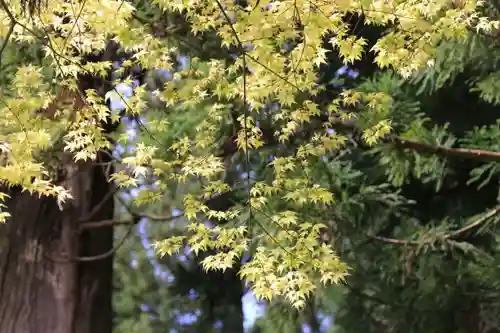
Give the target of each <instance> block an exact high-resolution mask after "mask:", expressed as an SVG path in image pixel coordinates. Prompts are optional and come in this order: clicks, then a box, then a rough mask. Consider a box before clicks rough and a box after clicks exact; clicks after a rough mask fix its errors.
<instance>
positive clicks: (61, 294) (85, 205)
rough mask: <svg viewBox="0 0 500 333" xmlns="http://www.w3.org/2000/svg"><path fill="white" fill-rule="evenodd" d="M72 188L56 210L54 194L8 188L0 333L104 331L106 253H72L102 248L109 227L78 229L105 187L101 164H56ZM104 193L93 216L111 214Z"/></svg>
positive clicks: (1, 229)
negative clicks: (94, 258) (97, 257)
mask: <svg viewBox="0 0 500 333" xmlns="http://www.w3.org/2000/svg"><path fill="white" fill-rule="evenodd" d="M63 169H64V171H65V172H64V175H63V182H64V183H65V185H67V186H69V187H70V188H71V189H72V194H73V196H74V200H71V202H69V203H68V204H67V205H66V206H65V207H64V209H63V210H62V211H61V210H60V209H59V208H58V206H57V203H56V202H55V200H54V198H47V197H44V198H39V197H38V196H34V195H30V194H29V193H27V192H21V191H20V190H19V189H10V190H9V191H8V192H9V194H10V196H11V199H10V200H9V201H8V203H7V205H8V210H9V211H10V213H11V215H12V216H11V218H10V219H9V221H8V223H6V224H4V225H0V332H1V333H110V332H111V329H112V327H111V324H112V309H111V291H112V258H111V256H110V257H108V258H105V259H102V260H97V261H88V262H81V261H79V260H77V259H76V258H78V257H82V256H91V255H96V254H100V253H103V252H106V251H108V250H109V249H110V248H111V247H112V245H113V229H112V227H105V228H99V229H93V230H85V231H84V232H79V231H78V224H79V223H81V219H82V218H83V217H85V216H87V214H89V212H90V211H91V209H92V208H93V207H95V206H96V205H98V204H99V203H100V202H102V201H103V199H104V198H105V195H106V193H108V191H109V190H110V188H109V186H110V185H109V183H108V182H107V181H106V179H105V175H104V174H103V172H102V169H101V168H100V167H98V166H93V165H91V164H73V163H72V162H68V163H66V164H65V165H63ZM113 210H114V209H113V201H112V199H111V200H110V199H108V200H107V202H105V203H104V204H103V205H101V208H100V209H99V210H98V211H97V212H96V213H95V214H94V216H93V219H110V218H112V217H113Z"/></svg>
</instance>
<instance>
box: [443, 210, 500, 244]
mask: <svg viewBox="0 0 500 333" xmlns="http://www.w3.org/2000/svg"><path fill="white" fill-rule="evenodd" d="M498 213H500V205H499V206H497V207H495V208H493V209H492V210H490V211H489V212H487V213H486V214H484V215H482V216H480V217H479V218H478V219H477V220H475V221H472V222H471V223H469V224H467V225H465V226H464V227H462V228H460V229H458V230H455V231H453V232H451V233H449V234H447V235H446V236H445V237H446V238H454V237H457V236H459V235H460V234H463V233H464V232H467V231H469V230H471V229H473V228H475V227H477V226H479V225H480V224H482V223H483V222H485V221H486V220H487V219H489V218H490V217H493V216H495V215H496V214H498Z"/></svg>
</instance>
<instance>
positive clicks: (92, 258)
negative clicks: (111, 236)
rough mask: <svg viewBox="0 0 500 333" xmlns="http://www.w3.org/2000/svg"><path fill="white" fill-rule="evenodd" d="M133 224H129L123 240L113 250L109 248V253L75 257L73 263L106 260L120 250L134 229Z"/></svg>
mask: <svg viewBox="0 0 500 333" xmlns="http://www.w3.org/2000/svg"><path fill="white" fill-rule="evenodd" d="M135 224H136V223H130V227H129V228H128V230H127V233H126V234H125V236H123V238H122V239H121V240H120V242H119V243H118V244H116V245H115V246H114V247H113V248H111V249H110V250H109V251H107V252H104V253H101V254H98V255H95V256H88V257H77V258H75V261H78V262H89V261H96V260H102V259H106V258H109V257H111V256H112V255H113V254H115V253H116V251H118V249H120V247H122V245H123V244H125V241H126V240H127V238H128V237H129V236H130V234H131V233H132V230H133V229H134V225H135Z"/></svg>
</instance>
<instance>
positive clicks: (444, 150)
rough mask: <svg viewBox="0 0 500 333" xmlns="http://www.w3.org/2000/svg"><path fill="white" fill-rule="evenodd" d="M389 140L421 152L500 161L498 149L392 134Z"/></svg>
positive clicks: (395, 144)
mask: <svg viewBox="0 0 500 333" xmlns="http://www.w3.org/2000/svg"><path fill="white" fill-rule="evenodd" d="M388 141H392V143H393V145H394V146H395V147H397V148H401V149H410V150H413V151H416V152H419V153H432V154H441V155H444V156H448V157H458V158H465V159H475V160H482V161H489V162H500V152H496V151H490V150H481V149H468V148H448V147H443V146H434V145H430V144H426V143H421V142H415V141H410V140H404V139H402V138H400V137H398V136H391V137H389V140H388Z"/></svg>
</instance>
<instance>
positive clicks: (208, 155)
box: [0, 0, 500, 308]
mask: <svg viewBox="0 0 500 333" xmlns="http://www.w3.org/2000/svg"><path fill="white" fill-rule="evenodd" d="M0 6H1V11H0V22H1V25H0V37H1V38H2V41H1V42H2V43H1V44H0V53H1V63H0V68H1V73H0V79H1V80H2V91H1V92H0V99H1V100H2V103H1V104H0V109H1V114H2V116H1V117H0V141H1V150H2V164H1V167H0V179H1V180H2V182H3V183H4V184H6V185H8V186H9V187H20V188H22V189H23V190H24V191H29V192H30V193H36V194H38V195H40V196H54V197H56V198H57V201H58V203H59V205H60V209H61V210H64V209H66V207H67V206H68V205H70V204H71V201H72V200H73V199H74V198H73V196H72V187H73V186H75V184H72V183H71V182H67V181H60V179H59V176H60V172H61V170H60V169H61V168H63V169H64V170H63V171H64V173H65V174H71V173H72V172H74V170H75V167H74V166H75V165H80V164H85V163H99V162H100V160H99V156H100V152H103V151H110V150H111V149H112V148H113V147H116V146H121V147H127V150H126V151H125V152H123V153H121V154H113V160H112V162H111V164H112V165H113V168H108V169H107V170H111V171H110V172H109V174H108V179H109V181H110V182H113V183H114V184H116V186H117V188H119V189H137V190H138V195H137V196H136V197H135V198H134V203H133V205H132V206H131V205H127V207H126V208H127V210H128V212H129V213H130V215H132V216H133V217H141V216H143V217H144V216H146V217H147V216H149V217H150V218H153V219H154V218H155V217H156V218H157V219H159V220H162V219H164V220H167V219H169V218H171V217H160V216H154V215H152V214H150V213H148V212H147V209H146V208H147V207H148V205H151V204H154V203H160V202H168V201H169V199H170V198H171V196H172V194H176V195H179V193H182V201H183V202H182V203H183V207H182V211H183V213H182V215H183V216H184V217H185V218H186V219H187V220H188V223H186V224H185V225H184V226H183V227H184V228H183V231H182V232H179V233H178V234H177V235H172V236H171V237H168V238H166V239H158V240H157V242H156V243H155V248H156V250H157V253H158V254H159V255H160V256H163V255H172V254H175V253H177V252H179V251H185V250H186V249H188V250H189V251H191V252H193V253H195V254H197V253H199V252H207V251H211V252H210V254H209V255H207V256H206V257H205V258H204V259H203V261H202V264H203V267H204V268H205V269H206V270H222V271H224V270H226V269H229V268H233V267H235V266H238V269H239V274H240V276H241V278H243V279H244V280H245V281H246V282H247V283H249V285H250V286H251V289H252V291H253V292H254V293H255V294H256V295H257V296H258V297H259V298H263V299H267V300H271V299H274V298H275V297H284V298H286V300H287V301H288V302H289V303H291V304H292V305H293V306H294V307H296V308H302V307H304V305H305V304H306V297H307V296H309V295H310V294H311V293H312V292H314V290H315V289H316V288H317V287H318V285H319V284H321V283H323V284H329V283H339V282H341V281H343V280H344V279H345V277H346V276H347V274H349V271H350V268H349V267H348V265H347V264H346V263H345V262H344V261H343V260H341V259H340V258H339V256H338V254H337V252H336V250H335V248H334V246H332V244H331V242H330V241H325V237H326V238H328V237H330V238H335V237H336V236H335V231H332V230H331V228H330V227H329V225H330V224H329V220H328V219H329V217H325V216H323V215H322V214H320V213H318V212H320V211H321V210H323V209H325V208H326V207H329V206H332V205H336V204H337V202H338V201H339V199H340V200H341V199H342V198H338V196H337V193H334V191H333V190H332V188H328V187H327V186H325V183H324V182H320V181H318V177H317V174H318V173H322V174H325V172H324V169H325V165H326V164H327V163H329V161H331V160H332V159H334V158H335V157H336V156H339V154H340V153H339V152H340V151H341V150H342V149H344V148H346V147H348V146H349V145H351V144H352V142H355V143H356V144H357V145H366V146H367V147H379V148H380V149H381V150H383V149H384V147H385V146H386V145H387V144H391V145H395V146H397V147H400V148H402V149H403V150H405V149H406V150H411V151H417V152H431V153H432V152H441V153H444V154H449V155H461V154H462V155H464V156H468V155H477V156H482V157H481V158H484V159H485V160H491V159H494V160H495V159H496V160H498V156H496V155H495V154H494V153H493V152H481V151H471V150H466V149H465V148H464V149H460V148H456V149H454V148H452V147H451V144H450V145H448V146H446V145H444V146H441V145H439V144H438V145H437V146H436V145H432V144H430V143H429V141H432V140H427V141H426V135H428V134H429V133H431V132H432V131H434V132H432V134H433V135H434V136H438V134H439V133H438V132H439V131H440V130H441V129H439V128H434V129H430V130H429V129H426V128H425V122H426V121H425V120H424V119H421V118H418V117H412V116H410V117H408V116H407V115H406V116H405V115H402V113H401V112H400V111H401V108H402V102H401V101H400V100H398V99H397V97H398V96H397V93H396V92H397V90H398V89H399V87H400V86H401V85H402V83H401V82H410V81H411V80H414V81H415V80H417V81H418V80H423V79H422V75H423V74H422V73H423V72H429V71H432V70H433V69H435V68H437V67H438V66H440V62H439V61H436V59H439V54H440V52H443V49H444V48H446V46H447V45H463V44H466V43H468V42H469V41H470V38H471V34H475V35H479V36H482V37H484V38H496V37H497V36H498V28H499V27H500V21H497V20H495V19H493V18H491V17H494V15H492V14H491V13H492V12H493V11H494V10H495V9H493V8H490V6H489V5H488V4H487V3H485V2H479V1H477V2H476V1H467V0H462V1H455V0H454V1H444V0H429V1H422V0H418V1H406V0H404V1H403V0H402V1H378V0H377V1H371V0H361V1H343V0H338V1H328V0H325V1H319V0H316V1H315V0H283V1H272V0H248V1H239V0H238V1H234V0H231V1H228V0H191V1H187V0H158V1H153V2H149V1H146V0H144V1H139V0H138V1H125V0H123V1H113V0H82V1H61V0H47V1H46V3H42V4H41V5H40V6H39V7H38V8H35V7H33V8H32V12H31V13H27V12H26V11H25V9H26V8H25V6H24V5H23V4H22V3H20V2H18V1H7V0H0ZM360 22H361V23H360ZM360 26H362V27H369V28H370V29H372V31H376V33H374V34H372V35H370V36H366V35H363V33H362V32H361V31H362V30H363V28H362V27H360ZM200 48H201V50H200ZM21 54H22V56H21ZM332 54H336V55H338V59H340V62H339V63H338V69H340V68H350V66H353V68H360V66H359V64H363V63H369V64H375V65H376V66H377V68H378V69H380V70H382V69H387V70H388V72H386V73H385V74H381V75H380V76H378V77H375V78H373V79H372V81H370V80H367V81H366V82H364V83H363V84H353V83H349V82H348V81H349V80H348V79H347V81H346V82H344V83H343V84H338V83H336V82H331V81H330V82H323V80H322V75H323V74H324V71H325V66H326V65H327V64H328V63H329V62H331V55H332ZM359 70H360V71H361V70H362V69H359ZM457 71H459V69H457ZM165 72H166V73H167V74H168V75H163V74H161V73H165ZM387 73H389V74H387ZM162 75H163V77H162ZM419 75H420V76H419ZM449 75H454V73H450V74H449ZM166 76H168V77H169V78H168V79H165V77H166ZM159 77H160V78H159ZM89 78H91V79H92V80H93V83H94V84H93V88H89V85H88V80H90V79H89ZM377 80H378V81H377ZM444 80H445V79H444ZM488 80H489V81H488ZM492 80H493V78H489V77H486V78H484V79H483V80H480V81H478V84H477V89H478V91H479V92H480V94H481V95H482V96H483V97H484V99H485V100H486V101H490V102H491V101H495V100H496V98H498V97H495V96H496V95H495V93H494V92H492V91H491V87H492V85H491V82H492ZM374 81H377V84H374V83H373V82H374ZM96 82H97V84H95V83H96ZM123 84H126V85H129V86H134V93H133V95H129V96H125V95H124V94H123V92H120V91H119V89H117V87H119V86H120V85H123ZM332 87H333V88H332ZM113 98H114V99H115V100H116V99H119V100H121V101H122V104H123V107H122V108H121V109H119V110H115V109H111V108H109V107H108V106H109V105H107V102H108V101H109V100H110V99H113ZM405 106H407V105H406V104H405ZM405 117H406V118H405ZM130 123H133V124H135V126H136V128H137V131H138V132H139V135H138V136H131V135H130V133H129V130H128V129H129V126H130V125H128V124H130ZM181 124H182V126H181ZM471 140H472V139H471ZM434 143H435V141H434ZM416 159H417V161H416V162H415V163H421V164H420V166H421V170H420V174H419V175H417V176H422V175H424V176H425V175H428V174H429V173H430V172H431V171H435V170H438V169H439V166H440V163H441V162H440V161H439V160H436V159H433V158H432V157H429V158H428V159H427V160H424V159H420V160H418V158H417V157H416ZM380 163H381V164H383V163H386V164H390V167H392V168H393V170H391V175H390V176H389V180H390V181H391V182H392V185H394V186H400V185H401V184H402V183H403V182H404V180H403V179H404V178H405V177H406V176H407V174H408V173H409V172H408V170H407V169H408V167H406V168H407V169H406V170H405V169H404V168H405V166H402V167H401V168H400V169H399V170H395V169H396V168H398V165H396V164H393V163H392V162H391V160H390V159H389V158H387V157H385V160H384V158H381V161H380ZM102 164H103V168H105V169H106V168H107V165H104V164H105V163H102ZM262 165H264V166H263V167H261V166H262ZM425 167H428V168H430V169H427V170H426V169H425ZM343 168H344V169H345V170H347V169H348V168H349V166H348V165H344V166H343ZM113 169H114V171H113ZM431 169H432V170H431ZM235 170H237V171H235ZM235 172H236V173H237V174H238V176H234V174H235ZM398 172H399V173H398ZM492 172H493V171H492ZM334 176H335V177H338V178H340V177H341V176H342V175H334ZM334 176H332V177H334ZM424 176H422V177H424ZM335 177H334V178H335ZM334 181H335V179H334V180H332V182H334ZM353 181H358V180H356V179H354V178H353ZM436 186H439V185H436ZM360 191H361V190H360ZM228 193H231V194H234V193H238V196H236V199H238V198H239V200H237V202H233V203H232V205H231V207H229V208H227V207H218V206H217V204H216V201H217V198H219V197H221V196H223V195H225V194H228ZM360 193H361V192H360ZM361 194H366V193H361ZM2 198H3V199H5V198H6V194H4V195H2ZM391 200H393V201H394V202H396V201H398V200H400V198H399V197H397V195H394V197H391ZM145 207H146V208H145ZM496 212H497V210H495V211H494V213H496ZM148 214H149V215H148ZM491 214H492V213H491ZM0 217H1V219H2V221H3V222H5V223H9V213H8V212H7V211H4V212H2V213H1V215H0ZM478 221H481V219H479V220H477V219H472V220H471V224H470V225H466V226H464V227H462V228H472V227H473V224H474V223H478ZM97 222H98V221H97ZM471 225H472V226H471ZM460 230H461V229H458V230H455V231H449V232H448V233H444V235H443V234H442V235H441V236H442V238H443V239H450V238H452V237H453V235H454V234H453V233H454V232H461V231H460ZM466 230H467V229H466ZM462 231H463V230H462ZM359 232H363V230H360V231H359ZM331 234H333V235H331ZM241 261H243V264H242V265H241V266H240V265H239V263H240V262H241ZM354 269H355V268H354Z"/></svg>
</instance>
